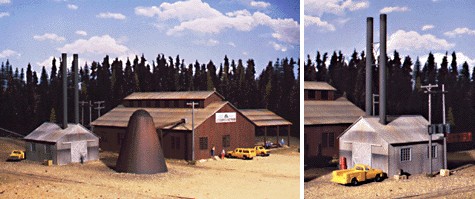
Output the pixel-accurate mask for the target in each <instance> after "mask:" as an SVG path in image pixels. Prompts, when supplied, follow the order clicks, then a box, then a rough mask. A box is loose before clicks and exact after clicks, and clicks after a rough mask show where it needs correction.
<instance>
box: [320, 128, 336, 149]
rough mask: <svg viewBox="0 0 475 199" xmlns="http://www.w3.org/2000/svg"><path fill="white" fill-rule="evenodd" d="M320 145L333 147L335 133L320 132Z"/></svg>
mask: <svg viewBox="0 0 475 199" xmlns="http://www.w3.org/2000/svg"><path fill="white" fill-rule="evenodd" d="M322 147H323V148H326V147H335V134H334V133H333V132H330V133H322Z"/></svg>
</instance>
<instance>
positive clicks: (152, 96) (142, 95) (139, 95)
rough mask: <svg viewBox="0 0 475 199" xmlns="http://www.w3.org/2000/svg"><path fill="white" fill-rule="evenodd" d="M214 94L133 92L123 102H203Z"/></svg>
mask: <svg viewBox="0 0 475 199" xmlns="http://www.w3.org/2000/svg"><path fill="white" fill-rule="evenodd" d="M214 93H216V92H215V91H184V92H135V93H132V94H130V95H129V96H127V97H125V98H124V100H165V99H170V100H172V99H191V100H199V99H201V100H204V99H206V98H208V97H209V96H211V95H212V94H214ZM216 94H217V93H216ZM217 95H218V96H220V97H221V98H223V97H222V96H221V95H219V94H217Z"/></svg>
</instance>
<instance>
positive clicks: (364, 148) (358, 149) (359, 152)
mask: <svg viewBox="0 0 475 199" xmlns="http://www.w3.org/2000/svg"><path fill="white" fill-rule="evenodd" d="M352 152H353V155H352V163H353V165H355V164H366V165H369V166H371V156H372V154H371V144H365V143H353V144H352Z"/></svg>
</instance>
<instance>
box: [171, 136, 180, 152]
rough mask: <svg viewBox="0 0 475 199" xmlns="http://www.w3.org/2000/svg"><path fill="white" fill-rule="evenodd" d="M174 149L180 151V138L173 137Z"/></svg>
mask: <svg viewBox="0 0 475 199" xmlns="http://www.w3.org/2000/svg"><path fill="white" fill-rule="evenodd" d="M171 138H172V149H180V137H175V136H172V137H171Z"/></svg>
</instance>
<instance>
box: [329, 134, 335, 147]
mask: <svg viewBox="0 0 475 199" xmlns="http://www.w3.org/2000/svg"><path fill="white" fill-rule="evenodd" d="M328 146H329V147H334V146H335V134H334V133H328Z"/></svg>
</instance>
